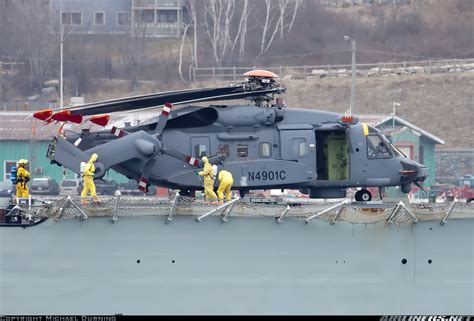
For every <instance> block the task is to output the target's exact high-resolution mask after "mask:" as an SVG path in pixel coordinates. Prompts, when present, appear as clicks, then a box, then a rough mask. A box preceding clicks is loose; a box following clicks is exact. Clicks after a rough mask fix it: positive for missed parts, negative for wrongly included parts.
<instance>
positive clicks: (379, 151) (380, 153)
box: [367, 135, 392, 159]
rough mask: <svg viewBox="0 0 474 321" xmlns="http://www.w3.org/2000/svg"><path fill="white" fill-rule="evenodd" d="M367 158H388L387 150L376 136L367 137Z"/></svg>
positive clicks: (390, 155) (389, 155)
mask: <svg viewBox="0 0 474 321" xmlns="http://www.w3.org/2000/svg"><path fill="white" fill-rule="evenodd" d="M367 157H368V158H369V159H377V158H390V157H392V154H390V152H389V149H388V148H387V146H386V145H385V143H384V142H383V141H382V139H381V138H380V137H379V136H378V135H369V136H367Z"/></svg>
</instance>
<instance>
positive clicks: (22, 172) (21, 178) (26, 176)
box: [15, 159, 30, 198]
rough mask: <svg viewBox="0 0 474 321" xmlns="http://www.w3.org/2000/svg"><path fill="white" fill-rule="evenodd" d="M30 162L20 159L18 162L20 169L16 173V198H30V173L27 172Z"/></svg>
mask: <svg viewBox="0 0 474 321" xmlns="http://www.w3.org/2000/svg"><path fill="white" fill-rule="evenodd" d="M26 164H28V160H26V159H20V160H19V161H18V168H17V171H16V185H15V187H16V197H17V198H27V197H29V196H30V192H29V190H28V185H27V183H28V182H29V180H30V172H28V171H27V170H26Z"/></svg>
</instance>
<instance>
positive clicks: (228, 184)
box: [217, 169, 234, 202]
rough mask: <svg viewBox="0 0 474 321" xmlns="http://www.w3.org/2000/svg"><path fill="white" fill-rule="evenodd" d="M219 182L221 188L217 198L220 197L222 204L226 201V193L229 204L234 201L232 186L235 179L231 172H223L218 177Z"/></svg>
mask: <svg viewBox="0 0 474 321" xmlns="http://www.w3.org/2000/svg"><path fill="white" fill-rule="evenodd" d="M218 180H219V188H218V189H217V196H218V197H219V201H220V202H222V201H223V200H224V193H225V196H226V199H227V202H229V201H230V200H232V193H231V192H230V189H231V188H232V184H234V178H233V177H232V174H231V172H228V171H226V170H224V169H223V170H221V171H220V172H219V176H218Z"/></svg>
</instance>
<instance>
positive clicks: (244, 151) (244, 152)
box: [237, 144, 249, 157]
mask: <svg viewBox="0 0 474 321" xmlns="http://www.w3.org/2000/svg"><path fill="white" fill-rule="evenodd" d="M248 155H249V147H248V145H247V144H238V145H237V156H239V157H247V156H248Z"/></svg>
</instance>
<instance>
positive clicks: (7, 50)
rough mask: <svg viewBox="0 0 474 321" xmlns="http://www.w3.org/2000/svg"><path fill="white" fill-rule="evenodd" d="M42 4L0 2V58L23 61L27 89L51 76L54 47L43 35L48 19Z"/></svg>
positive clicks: (44, 34)
mask: <svg viewBox="0 0 474 321" xmlns="http://www.w3.org/2000/svg"><path fill="white" fill-rule="evenodd" d="M48 14H49V12H48V7H47V6H46V5H45V4H44V2H42V1H31V2H30V1H7V0H0V15H1V16H0V39H1V41H0V55H1V56H3V57H11V58H12V59H17V60H19V61H23V62H24V63H25V66H27V67H28V69H25V70H24V71H25V72H28V75H23V76H27V78H28V79H29V83H28V87H29V90H31V89H32V88H38V87H40V86H41V82H42V81H44V80H46V79H47V78H48V77H49V76H50V75H51V74H52V69H51V61H48V59H45V57H48V56H51V54H52V53H53V52H54V50H55V49H56V48H57V46H56V45H55V44H54V42H53V41H52V37H51V34H50V33H49V32H47V31H46V32H45V30H46V28H47V25H48V21H49V16H48Z"/></svg>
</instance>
